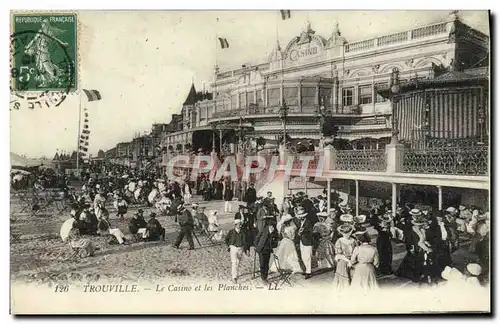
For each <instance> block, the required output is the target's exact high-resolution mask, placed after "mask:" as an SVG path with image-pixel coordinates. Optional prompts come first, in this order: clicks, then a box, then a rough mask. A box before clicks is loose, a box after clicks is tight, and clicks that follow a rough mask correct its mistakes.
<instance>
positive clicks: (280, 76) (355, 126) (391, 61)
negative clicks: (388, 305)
mask: <svg viewBox="0 0 500 324" xmlns="http://www.w3.org/2000/svg"><path fill="white" fill-rule="evenodd" d="M488 47H489V45H488V37H487V36H486V35H484V34H482V33H480V32H478V31H476V30H474V29H472V28H470V27H469V26H467V25H465V24H463V23H462V22H461V21H460V20H459V18H458V16H457V15H456V14H455V13H453V14H450V17H449V18H448V20H447V21H443V22H441V23H437V24H433V25H430V26H421V27H418V28H415V29H412V30H406V31H401V32H398V33H395V34H391V35H381V36H380V37H377V38H372V39H366V40H361V41H350V40H347V39H345V38H344V37H342V34H341V31H340V28H339V25H338V24H336V23H335V24H333V26H332V32H331V34H330V35H325V37H323V36H321V35H318V34H316V33H315V31H314V30H313V28H312V26H311V25H310V24H309V23H308V24H307V25H306V28H304V30H302V31H298V35H297V36H296V37H294V38H293V39H291V40H290V41H289V42H288V44H286V45H285V46H282V45H281V44H279V43H276V46H275V48H274V49H273V51H272V52H271V53H270V55H269V57H268V60H267V61H265V62H261V63H260V64H256V65H249V66H242V67H241V68H238V69H235V70H230V71H219V69H218V67H216V69H215V78H214V79H215V81H214V82H213V83H212V84H211V88H212V89H214V93H213V94H210V95H200V94H199V93H197V92H196V90H195V89H194V86H193V87H192V89H191V91H190V93H189V95H188V97H187V99H186V102H185V103H184V105H183V107H182V118H183V120H182V125H183V127H182V128H183V129H182V131H179V132H175V133H170V134H165V136H164V137H163V140H162V144H163V145H164V146H165V147H168V146H171V147H174V148H175V147H180V146H182V147H184V146H185V145H186V144H188V143H189V144H192V145H193V149H195V150H196V149H198V148H205V149H211V148H212V147H214V148H215V149H216V150H217V151H218V150H220V149H221V148H223V149H226V150H227V149H230V150H231V151H232V152H234V151H237V150H238V147H237V146H238V143H239V138H245V139H256V138H258V137H263V138H265V139H266V142H267V143H268V144H270V143H276V142H277V140H278V139H279V138H280V137H281V136H283V126H284V124H286V134H287V136H290V137H291V139H292V142H293V141H295V142H296V141H299V140H301V139H313V140H315V141H316V142H317V140H318V139H320V138H321V132H320V131H319V127H318V125H319V124H320V123H321V122H322V118H321V117H322V116H324V115H325V114H330V115H331V116H332V119H330V120H333V122H334V124H335V125H337V126H339V132H338V135H337V136H338V137H339V138H343V139H345V140H348V141H350V142H351V143H352V144H353V145H352V147H353V148H354V149H382V148H384V147H385V145H386V144H387V143H389V141H390V136H391V125H392V108H391V104H390V100H389V98H387V96H382V95H380V94H378V93H377V91H376V89H377V88H383V87H384V86H388V85H389V81H390V76H391V72H392V71H393V70H394V69H395V68H396V69H398V71H399V78H400V81H401V82H402V83H405V82H409V81H414V80H425V79H430V78H433V77H434V76H435V75H436V74H437V73H439V72H440V71H446V69H447V68H448V67H449V66H450V64H452V63H453V62H454V63H453V64H455V65H456V64H458V65H460V69H461V70H464V69H468V68H471V67H475V68H477V67H480V66H484V65H487V63H488V51H489V48H488ZM284 104H285V105H286V107H287V109H286V112H285V111H284V109H282V107H283V106H284ZM285 115H286V116H285ZM419 127H420V125H416V124H415V127H414V128H415V129H412V130H409V132H417V131H418V129H419ZM243 134H244V136H241V137H240V136H239V135H243ZM179 144H181V145H179ZM224 144H229V145H224ZM246 144H248V143H246ZM240 146H242V147H241V148H240V149H245V148H248V145H240ZM250 146H252V145H251V143H250Z"/></svg>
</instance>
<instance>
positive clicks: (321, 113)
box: [316, 97, 329, 148]
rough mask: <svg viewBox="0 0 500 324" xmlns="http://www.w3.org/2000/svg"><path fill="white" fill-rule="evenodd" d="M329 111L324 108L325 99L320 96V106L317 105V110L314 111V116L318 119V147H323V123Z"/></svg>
mask: <svg viewBox="0 0 500 324" xmlns="http://www.w3.org/2000/svg"><path fill="white" fill-rule="evenodd" d="M328 113H329V111H327V110H326V108H325V99H324V98H323V97H322V98H321V99H320V106H319V107H318V110H317V111H316V118H317V119H318V126H319V137H320V139H319V146H320V148H323V147H322V146H323V145H322V143H323V124H324V123H325V119H326V117H327V116H328Z"/></svg>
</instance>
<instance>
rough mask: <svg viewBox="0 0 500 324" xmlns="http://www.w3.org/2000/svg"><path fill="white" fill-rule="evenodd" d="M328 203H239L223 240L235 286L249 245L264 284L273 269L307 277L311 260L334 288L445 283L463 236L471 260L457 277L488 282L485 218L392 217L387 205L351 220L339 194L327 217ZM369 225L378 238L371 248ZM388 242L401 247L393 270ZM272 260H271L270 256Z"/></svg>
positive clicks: (454, 211) (404, 210)
mask: <svg viewBox="0 0 500 324" xmlns="http://www.w3.org/2000/svg"><path fill="white" fill-rule="evenodd" d="M335 197H336V198H335ZM326 201H327V199H326V197H325V196H324V195H320V196H318V197H308V196H307V195H305V194H304V193H298V194H296V195H292V196H286V197H285V199H284V202H283V204H282V206H281V208H280V210H278V208H277V206H276V204H275V203H274V199H273V198H272V193H271V192H269V193H268V196H267V197H265V198H263V197H257V200H256V201H255V202H253V203H247V205H242V206H241V210H240V212H239V213H238V214H236V215H235V218H234V224H235V225H234V229H233V230H231V231H230V232H229V234H228V237H227V238H226V244H227V245H228V247H229V250H230V252H231V253H230V257H231V263H232V278H233V281H234V282H237V280H238V264H239V263H240V259H241V258H242V256H243V255H244V254H245V252H248V251H249V249H250V246H254V247H255V251H256V253H257V254H258V257H259V263H260V275H261V280H262V281H263V282H264V283H266V282H267V280H268V273H269V269H270V268H271V269H272V268H273V267H274V268H277V267H279V268H281V269H285V270H289V271H292V272H293V273H302V274H303V275H304V277H305V279H309V278H310V277H311V276H312V260H313V256H314V258H315V259H316V260H317V268H318V270H319V269H325V270H333V273H334V275H333V283H334V285H335V286H336V287H337V288H339V289H341V288H345V287H357V288H362V289H372V288H376V287H377V286H378V284H377V278H378V277H379V276H384V275H391V274H394V275H396V276H399V277H404V278H408V279H410V280H411V281H413V282H415V283H418V284H424V285H425V284H428V285H436V284H441V283H442V282H443V281H447V280H449V279H448V278H449V276H448V272H449V271H450V269H451V271H452V272H453V273H454V274H456V273H457V272H460V271H459V270H458V269H456V268H454V267H453V266H454V263H453V260H452V257H451V256H452V253H453V252H455V251H456V250H457V249H458V247H459V245H460V241H459V235H460V234H462V235H466V236H469V238H470V241H471V242H472V243H471V247H470V250H471V252H472V253H473V255H474V258H473V259H472V260H470V261H471V263H470V264H469V265H468V266H467V269H469V270H466V271H465V274H462V275H461V276H462V278H465V277H468V278H470V277H474V278H476V279H477V280H473V281H474V282H477V283H478V284H480V285H485V284H487V283H488V280H489V279H488V278H489V213H488V212H483V211H481V210H479V209H478V208H477V207H474V206H472V207H471V208H472V209H471V208H467V207H466V206H458V208H455V207H449V208H447V209H446V210H444V211H442V212H440V213H437V214H436V213H432V212H430V211H428V210H419V209H417V208H415V206H414V205H412V204H401V205H400V206H398V208H397V210H396V212H395V213H393V211H392V210H391V209H390V202H386V203H382V204H379V205H377V206H373V207H372V208H371V210H370V213H369V215H352V213H351V210H352V209H351V208H350V207H349V206H348V204H347V203H346V202H345V201H341V200H340V199H339V198H338V196H334V199H332V206H331V208H330V211H329V212H328V211H327V208H326ZM368 227H372V228H373V230H374V231H376V232H377V234H378V235H376V238H375V242H374V244H372V239H371V236H370V235H369V233H368V231H367V228H368ZM393 242H395V243H401V244H404V245H405V247H406V256H405V257H404V259H403V261H402V262H401V264H400V265H399V267H398V268H397V269H396V271H393ZM272 254H274V255H275V256H276V258H271V257H270V256H271V255H272ZM470 269H474V270H473V271H472V272H471V271H470ZM316 273H322V271H318V272H316ZM452 277H453V276H452ZM455 277H456V276H455ZM455 277H454V278H455ZM468 282H471V281H470V280H469V281H468Z"/></svg>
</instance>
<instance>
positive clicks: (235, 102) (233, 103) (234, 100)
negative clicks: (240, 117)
mask: <svg viewBox="0 0 500 324" xmlns="http://www.w3.org/2000/svg"><path fill="white" fill-rule="evenodd" d="M234 109H238V96H237V95H232V96H231V110H234Z"/></svg>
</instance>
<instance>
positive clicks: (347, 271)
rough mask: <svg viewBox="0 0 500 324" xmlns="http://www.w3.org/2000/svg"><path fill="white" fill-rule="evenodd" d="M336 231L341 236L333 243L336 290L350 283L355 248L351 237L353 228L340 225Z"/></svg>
mask: <svg viewBox="0 0 500 324" xmlns="http://www.w3.org/2000/svg"><path fill="white" fill-rule="evenodd" d="M337 231H338V232H339V233H340V234H341V235H342V237H340V238H339V239H338V240H337V241H336V242H335V261H336V262H337V266H336V268H335V275H334V277H333V285H334V286H335V288H336V289H344V288H346V287H348V286H349V285H350V283H351V267H352V264H351V256H352V253H353V251H354V248H355V247H356V246H357V244H356V240H355V239H354V238H353V237H352V233H353V231H354V226H353V225H352V224H349V223H345V224H342V225H340V226H339V227H338V228H337Z"/></svg>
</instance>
